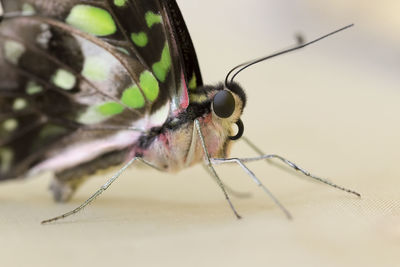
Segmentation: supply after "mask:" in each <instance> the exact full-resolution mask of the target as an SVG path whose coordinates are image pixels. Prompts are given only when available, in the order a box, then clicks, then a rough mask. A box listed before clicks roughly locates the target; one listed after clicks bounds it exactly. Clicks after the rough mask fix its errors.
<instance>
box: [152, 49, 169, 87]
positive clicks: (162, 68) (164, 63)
mask: <svg viewBox="0 0 400 267" xmlns="http://www.w3.org/2000/svg"><path fill="white" fill-rule="evenodd" d="M170 69H171V54H170V52H169V46H168V43H166V44H165V46H164V49H163V51H162V53H161V59H160V61H159V62H157V63H155V64H153V72H154V74H155V75H156V77H157V79H158V80H160V81H161V82H165V79H166V78H167V74H168V71H169V70H170Z"/></svg>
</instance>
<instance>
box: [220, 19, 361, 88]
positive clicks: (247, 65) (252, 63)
mask: <svg viewBox="0 0 400 267" xmlns="http://www.w3.org/2000/svg"><path fill="white" fill-rule="evenodd" d="M353 26H354V24H350V25H347V26H345V27H343V28H340V29H339V30H336V31H333V32H331V33H328V34H326V35H324V36H322V37H319V38H317V39H315V40H313V41H310V42H308V43H305V44H301V45H298V46H296V47H293V48H289V49H286V50H283V51H281V52H278V53H275V54H272V55H270V56H266V57H262V58H259V59H255V60H252V61H248V62H246V63H242V64H240V65H238V66H236V67H234V68H233V69H232V70H230V71H229V72H228V74H227V75H226V78H225V86H226V87H227V85H228V80H229V76H230V75H231V74H232V73H233V72H234V71H235V70H237V69H238V68H240V69H239V70H238V71H237V72H236V73H235V74H234V75H233V76H232V78H231V81H230V82H231V83H232V82H233V80H234V79H235V78H236V76H237V75H238V74H239V73H240V72H242V71H243V70H245V69H247V68H248V67H251V66H253V65H254V64H257V63H260V62H262V61H265V60H267V59H270V58H273V57H277V56H280V55H283V54H286V53H289V52H292V51H295V50H298V49H301V48H304V47H306V46H309V45H310V44H313V43H316V42H318V41H321V40H322V39H325V38H327V37H329V36H331V35H334V34H336V33H338V32H341V31H344V30H346V29H348V28H350V27H353Z"/></svg>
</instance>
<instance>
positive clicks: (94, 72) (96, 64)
mask: <svg viewBox="0 0 400 267" xmlns="http://www.w3.org/2000/svg"><path fill="white" fill-rule="evenodd" d="M109 72H110V66H109V64H107V62H105V61H104V60H103V59H102V58H99V57H88V58H86V59H85V65H84V66H83V71H82V75H83V76H85V77H86V78H88V79H90V80H93V81H105V80H106V79H107V77H108V74H109Z"/></svg>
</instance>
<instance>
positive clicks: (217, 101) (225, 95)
mask: <svg viewBox="0 0 400 267" xmlns="http://www.w3.org/2000/svg"><path fill="white" fill-rule="evenodd" d="M213 109H214V113H215V114H216V115H217V116H218V117H220V118H224V119H225V118H229V117H230V116H231V115H232V114H233V112H234V111H235V99H234V98H233V95H232V93H231V92H229V91H227V90H222V91H219V92H218V93H217V94H216V95H215V96H214V100H213Z"/></svg>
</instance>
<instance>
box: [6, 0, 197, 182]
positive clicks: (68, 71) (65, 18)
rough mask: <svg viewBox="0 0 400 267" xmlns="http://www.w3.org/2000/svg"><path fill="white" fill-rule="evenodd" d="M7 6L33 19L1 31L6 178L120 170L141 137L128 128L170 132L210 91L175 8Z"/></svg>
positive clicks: (52, 2)
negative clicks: (191, 92)
mask: <svg viewBox="0 0 400 267" xmlns="http://www.w3.org/2000/svg"><path fill="white" fill-rule="evenodd" d="M3 4H4V10H5V12H6V13H9V14H11V13H12V12H19V13H21V12H22V14H23V15H24V16H15V17H10V18H7V19H5V20H4V21H3V22H2V23H1V25H0V68H1V72H0V180H2V179H3V180H4V179H10V178H14V177H20V176H23V175H24V174H26V173H27V172H28V173H36V172H40V171H42V170H48V169H51V170H54V171H56V172H61V171H65V170H70V169H73V168H75V167H76V166H82V165H83V164H84V165H85V166H87V167H85V168H89V166H88V163H90V162H92V161H95V160H96V159H99V158H101V157H103V156H104V155H109V154H110V153H114V152H118V153H119V154H120V155H121V154H122V156H120V157H118V158H119V159H120V160H118V162H113V164H115V163H120V162H122V161H123V160H125V159H126V156H128V154H129V146H131V145H133V144H134V143H135V141H136V140H137V139H138V137H139V136H140V135H141V132H139V131H132V130H128V129H127V128H128V127H129V128H135V129H141V130H143V131H146V130H148V129H149V128H150V127H153V126H157V125H161V124H162V123H163V122H164V121H165V119H166V118H167V117H168V115H169V116H172V115H174V114H177V113H179V112H181V111H182V110H184V109H185V108H186V107H187V105H188V89H187V88H188V87H195V86H196V85H200V84H201V83H202V82H201V75H200V70H199V67H198V63H197V59H196V54H195V52H194V48H193V45H192V42H191V40H190V36H189V34H188V31H187V29H186V26H185V24H184V21H183V18H182V16H181V14H180V11H179V9H178V7H177V5H176V3H175V1H172V0H171V1H157V0H154V1H149V0H135V1H123V0H121V1H111V0H109V1H106V0H104V1H89V2H87V1H77V0H68V1H56V0H48V1H39V0H25V1H23V0H17V1H16V0H7V1H3ZM162 111H164V112H162ZM119 161H120V162H119ZM110 164H111V163H110ZM97 165H99V164H97ZM105 165H107V164H105ZM104 167H107V166H104Z"/></svg>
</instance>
